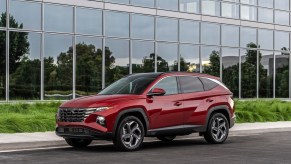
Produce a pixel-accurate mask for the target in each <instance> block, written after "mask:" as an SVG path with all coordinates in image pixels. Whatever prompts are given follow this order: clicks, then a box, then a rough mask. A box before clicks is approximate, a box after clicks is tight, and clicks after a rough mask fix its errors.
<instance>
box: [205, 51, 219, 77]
mask: <svg viewBox="0 0 291 164" xmlns="http://www.w3.org/2000/svg"><path fill="white" fill-rule="evenodd" d="M201 61H202V63H201V64H202V73H205V74H209V75H213V76H217V77H220V48H219V47H210V46H209V47H201Z"/></svg>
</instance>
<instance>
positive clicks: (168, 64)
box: [157, 43, 178, 72]
mask: <svg viewBox="0 0 291 164" xmlns="http://www.w3.org/2000/svg"><path fill="white" fill-rule="evenodd" d="M157 55H158V56H157V65H158V72H169V71H178V62H177V59H178V46H177V44H168V43H158V47H157Z"/></svg>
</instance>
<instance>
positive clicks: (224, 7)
mask: <svg viewBox="0 0 291 164" xmlns="http://www.w3.org/2000/svg"><path fill="white" fill-rule="evenodd" d="M221 16H223V17H228V18H239V5H237V4H235V3H225V2H222V3H221Z"/></svg>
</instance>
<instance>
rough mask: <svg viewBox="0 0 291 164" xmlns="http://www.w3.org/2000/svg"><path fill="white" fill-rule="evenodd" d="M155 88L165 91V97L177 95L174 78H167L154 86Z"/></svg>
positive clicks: (176, 85) (175, 79)
mask: <svg viewBox="0 0 291 164" xmlns="http://www.w3.org/2000/svg"><path fill="white" fill-rule="evenodd" d="M155 88H162V89H164V90H165V91H166V94H165V95H173V94H178V84H177V78H176V77H168V78H165V79H163V80H161V81H160V82H159V83H158V84H156V85H155Z"/></svg>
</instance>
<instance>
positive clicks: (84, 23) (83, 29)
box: [76, 7, 102, 35]
mask: <svg viewBox="0 0 291 164" xmlns="http://www.w3.org/2000/svg"><path fill="white" fill-rule="evenodd" d="M76 22H77V23H76V32H77V33H81V34H91V35H102V23H101V22H102V12H101V10H96V9H87V8H79V7H77V8H76Z"/></svg>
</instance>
